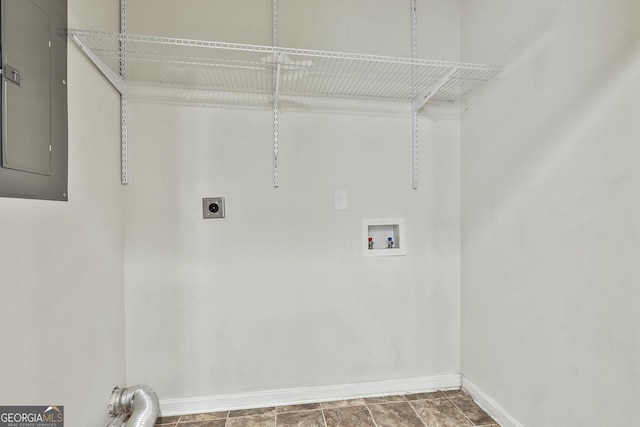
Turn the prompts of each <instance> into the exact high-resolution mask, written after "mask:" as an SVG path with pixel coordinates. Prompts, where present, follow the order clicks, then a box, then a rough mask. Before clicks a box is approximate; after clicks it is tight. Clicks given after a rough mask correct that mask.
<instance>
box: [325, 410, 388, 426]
mask: <svg viewBox="0 0 640 427" xmlns="http://www.w3.org/2000/svg"><path fill="white" fill-rule="evenodd" d="M324 418H325V420H326V422H327V427H376V425H375V423H374V422H373V418H371V414H370V413H369V409H367V407H366V406H351V407H345V408H333V409H325V410H324Z"/></svg>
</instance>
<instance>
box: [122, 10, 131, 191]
mask: <svg viewBox="0 0 640 427" xmlns="http://www.w3.org/2000/svg"><path fill="white" fill-rule="evenodd" d="M120 32H121V33H123V34H126V32H127V0H120ZM120 76H121V77H122V80H124V81H125V84H124V91H123V92H121V94H120V172H121V182H122V184H128V183H129V164H128V145H127V139H128V127H129V126H128V100H127V85H126V80H127V42H126V40H121V41H120Z"/></svg>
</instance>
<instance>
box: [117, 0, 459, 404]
mask: <svg viewBox="0 0 640 427" xmlns="http://www.w3.org/2000/svg"><path fill="white" fill-rule="evenodd" d="M151 3H153V6H157V7H152V5H151ZM208 3H209V2H205V1H190V2H189V4H188V7H184V5H183V4H182V3H181V4H180V5H177V4H176V3H175V2H170V1H161V2H158V1H154V2H150V1H147V2H142V1H141V2H132V3H131V5H130V9H129V17H130V24H131V27H130V31H131V32H133V33H152V34H167V35H172V36H177V37H188V38H211V39H219V40H234V41H235V40H238V41H242V42H246V43H261V44H270V43H271V7H270V2H256V1H254V2H249V1H245V2H231V1H228V2H218V3H216V8H213V9H212V7H211V6H207V4H208ZM265 3H269V5H268V7H265ZM330 3H331V4H327V2H323V7H322V8H317V5H316V2H311V1H307V2H299V1H297V2H294V1H282V2H279V4H280V16H281V19H279V23H280V25H279V30H280V31H279V32H280V44H281V45H282V46H294V45H295V46H294V47H302V46H303V47H307V48H314V49H328V50H343V51H351V50H356V51H362V52H367V53H374V54H395V55H408V54H409V53H410V46H411V44H410V26H409V23H410V20H409V18H410V10H409V2H408V1H407V2H384V1H377V2H375V4H373V5H372V4H371V2H370V1H361V2H358V4H355V3H356V2H349V5H347V4H345V2H340V1H334V2H330ZM420 3H422V4H423V5H424V6H425V8H424V9H421V10H422V11H423V12H421V18H420V19H422V20H423V21H422V22H421V28H424V30H423V33H421V34H424V35H423V36H422V37H424V38H425V42H424V43H421V45H420V52H421V57H425V58H430V57H431V56H432V55H429V53H436V54H439V53H440V52H441V51H442V50H444V49H443V46H448V50H447V51H448V52H452V53H449V55H450V56H449V57H446V58H438V59H449V60H451V59H456V58H455V57H457V52H458V48H459V45H458V42H459V27H458V22H459V9H458V6H457V2H453V3H454V5H451V3H452V2H449V1H441V0H438V1H435V0H434V1H429V2H420ZM314 5H316V6H314ZM203 11H204V12H203ZM249 12H251V13H249ZM441 21H448V22H451V25H450V26H446V27H445V26H443V25H442V23H441ZM186 23H189V25H186ZM431 23H433V24H434V25H430V24H431ZM332 28H337V29H336V31H338V34H340V35H343V34H344V37H342V36H341V37H337V36H335V34H334V33H333V32H332ZM434 28H436V29H440V31H438V36H439V37H438V41H437V42H432V41H431V40H426V39H427V36H432V35H434V31H435V30H434ZM245 29H248V31H246V32H245ZM362 34H365V35H366V37H364V36H362ZM303 42H304V43H303ZM429 47H431V48H432V49H433V50H432V51H430V50H429ZM130 109H131V113H130V114H131V115H130V125H131V127H130V132H131V133H130V135H131V163H130V166H131V184H130V185H129V186H128V187H127V188H126V190H125V193H126V196H125V236H126V237H125V288H126V329H127V338H126V349H127V350H126V354H127V356H126V357H127V362H126V363H127V382H128V383H138V382H144V383H148V384H150V385H151V386H152V387H154V389H155V390H156V391H157V392H158V393H159V395H160V397H161V398H162V399H168V398H177V397H188V396H212V395H220V394H227V393H241V392H246V391H259V390H269V389H281V388H290V387H311V386H320V385H329V384H346V383H353V382H363V381H374V380H383V379H400V378H410V377H424V376H430V375H440V374H452V373H459V369H460V367H459V316H460V311H459V256H460V254H459V237H460V235H459V167H458V164H459V124H458V123H457V122H446V121H444V122H439V123H435V124H434V123H432V122H429V121H422V120H421V124H420V138H421V139H420V156H421V157H420V159H421V169H420V189H419V190H412V189H411V170H410V165H411V160H410V159H411V154H410V141H411V133H410V129H411V121H410V117H391V118H381V117H367V116H359V115H337V114H336V115H329V114H315V115H313V114H304V113H293V112H288V113H287V112H283V113H282V114H281V117H280V155H281V157H280V168H281V175H280V182H281V186H280V188H278V189H274V188H273V187H272V160H271V156H272V113H271V112H270V111H240V110H222V109H211V108H198V107H190V106H170V105H158V104H149V103H143V102H137V103H132V104H131V106H130ZM335 189H347V190H348V203H349V210H348V211H346V212H337V211H334V210H333V192H334V190H335ZM208 196H224V197H226V203H227V218H226V219H224V220H208V221H204V220H202V217H201V215H202V214H201V198H202V197H208ZM372 217H373V218H376V217H404V218H405V219H406V227H407V239H406V243H407V255H406V256H404V257H389V258H379V257H363V256H362V252H361V241H362V236H361V221H362V219H363V218H372Z"/></svg>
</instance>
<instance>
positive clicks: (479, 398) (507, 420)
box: [462, 377, 524, 427]
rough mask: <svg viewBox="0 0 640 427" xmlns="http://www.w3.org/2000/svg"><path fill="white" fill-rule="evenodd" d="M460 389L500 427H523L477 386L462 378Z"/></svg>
mask: <svg viewBox="0 0 640 427" xmlns="http://www.w3.org/2000/svg"><path fill="white" fill-rule="evenodd" d="M462 389H463V390H465V391H466V392H467V393H469V394H470V395H471V397H473V400H475V402H476V403H477V404H478V405H479V406H480V407H481V408H482V409H484V410H485V412H487V413H488V414H489V415H491V416H492V417H493V419H494V420H496V421H497V422H498V423H499V424H500V425H501V426H502V427H524V426H523V425H522V424H520V423H519V422H518V420H516V419H515V418H513V417H512V416H511V415H510V414H509V413H508V412H507V411H506V410H505V409H504V408H503V407H502V406H500V405H498V403H497V402H496V401H495V400H493V399H492V398H491V397H489V396H488V395H486V394H485V393H484V392H483V391H482V390H480V388H479V387H478V386H476V385H475V384H474V383H472V382H471V381H469V380H468V379H467V378H465V377H462Z"/></svg>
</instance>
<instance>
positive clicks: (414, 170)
mask: <svg viewBox="0 0 640 427" xmlns="http://www.w3.org/2000/svg"><path fill="white" fill-rule="evenodd" d="M416 21H417V18H416V0H411V59H414V60H415V59H417V58H418V43H417V22H416ZM411 77H412V78H411V187H412V188H413V189H414V190H415V189H417V188H418V109H417V108H416V107H417V105H416V95H417V92H418V76H417V65H416V64H415V63H414V64H413V66H412V70H411Z"/></svg>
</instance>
